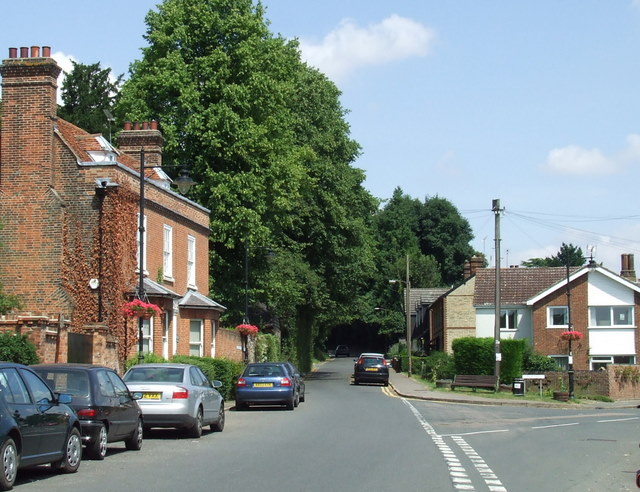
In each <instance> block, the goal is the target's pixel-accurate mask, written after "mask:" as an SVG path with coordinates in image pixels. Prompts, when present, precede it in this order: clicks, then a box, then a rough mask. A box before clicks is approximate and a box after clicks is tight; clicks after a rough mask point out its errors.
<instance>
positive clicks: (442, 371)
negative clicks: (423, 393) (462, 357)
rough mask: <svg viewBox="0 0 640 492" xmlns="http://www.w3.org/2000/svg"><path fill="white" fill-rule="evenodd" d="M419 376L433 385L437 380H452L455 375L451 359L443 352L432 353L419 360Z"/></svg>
mask: <svg viewBox="0 0 640 492" xmlns="http://www.w3.org/2000/svg"><path fill="white" fill-rule="evenodd" d="M420 363H421V369H422V371H421V376H422V377H423V378H424V379H428V380H429V381H431V382H432V383H435V382H436V381H438V380H439V379H452V378H453V376H454V375H455V366H454V363H453V357H451V356H450V355H449V354H447V353H445V352H432V353H431V354H429V355H428V356H427V357H421V358H420Z"/></svg>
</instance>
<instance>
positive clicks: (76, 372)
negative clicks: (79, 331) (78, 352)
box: [31, 364, 143, 460]
mask: <svg viewBox="0 0 640 492" xmlns="http://www.w3.org/2000/svg"><path fill="white" fill-rule="evenodd" d="M31 368H32V369H33V370H34V371H35V372H37V373H38V374H39V375H40V377H42V378H43V379H44V380H45V381H46V383H47V384H48V385H49V387H50V388H51V389H52V390H53V391H56V392H59V393H68V394H70V395H71V397H72V401H71V404H70V405H69V406H70V407H71V408H73V409H74V410H75V411H76V413H77V415H78V418H79V419H80V426H81V431H82V441H83V444H84V446H85V448H84V451H85V454H86V456H87V457H88V458H91V459H96V460H102V459H104V457H105V456H106V454H107V444H108V443H110V442H119V441H124V445H125V447H126V448H127V449H132V450H136V451H137V450H140V449H141V448H142V422H143V418H142V410H140V406H139V405H138V403H137V402H136V400H135V399H134V397H133V396H132V395H131V393H130V392H129V389H128V388H127V385H126V384H124V381H122V379H121V378H120V376H118V374H117V373H116V372H115V371H114V370H113V369H109V368H108V367H103V366H95V365H90V364H36V365H34V366H31Z"/></svg>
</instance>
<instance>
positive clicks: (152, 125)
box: [151, 120, 158, 130]
mask: <svg viewBox="0 0 640 492" xmlns="http://www.w3.org/2000/svg"><path fill="white" fill-rule="evenodd" d="M151 129H152V130H157V129H158V122H157V121H156V120H151Z"/></svg>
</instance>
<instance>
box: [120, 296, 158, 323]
mask: <svg viewBox="0 0 640 492" xmlns="http://www.w3.org/2000/svg"><path fill="white" fill-rule="evenodd" d="M122 312H123V313H124V314H125V316H128V317H130V318H144V319H150V318H153V317H154V316H160V315H161V314H162V310H161V309H160V307H159V306H156V305H155V304H151V303H147V302H144V301H141V300H140V299H134V300H133V301H130V302H127V303H125V305H124V306H123V307H122Z"/></svg>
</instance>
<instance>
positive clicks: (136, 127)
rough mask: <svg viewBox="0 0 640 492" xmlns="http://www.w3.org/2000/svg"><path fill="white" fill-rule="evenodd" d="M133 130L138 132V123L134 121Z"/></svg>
mask: <svg viewBox="0 0 640 492" xmlns="http://www.w3.org/2000/svg"><path fill="white" fill-rule="evenodd" d="M133 129H134V130H140V122H138V121H136V122H135V123H134V124H133Z"/></svg>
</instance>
